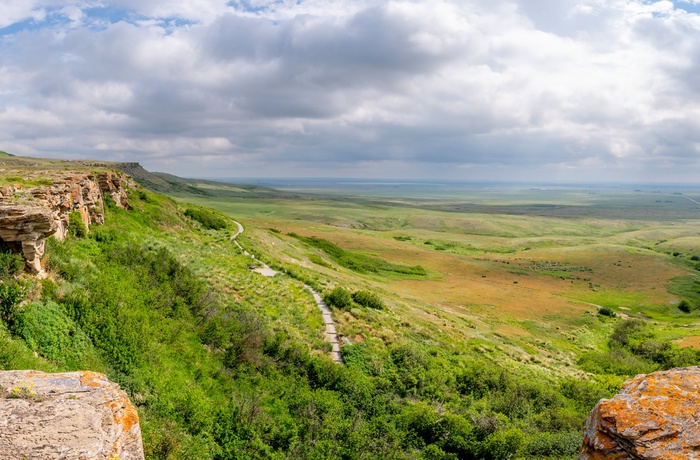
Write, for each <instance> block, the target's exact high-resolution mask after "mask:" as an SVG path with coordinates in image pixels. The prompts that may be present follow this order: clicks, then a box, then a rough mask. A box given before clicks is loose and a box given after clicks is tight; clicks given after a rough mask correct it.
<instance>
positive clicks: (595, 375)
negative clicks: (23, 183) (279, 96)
mask: <svg viewBox="0 0 700 460" xmlns="http://www.w3.org/2000/svg"><path fill="white" fill-rule="evenodd" d="M130 167H131V168H133V166H130ZM25 173H26V171H23V172H22V173H21V174H20V173H19V172H18V173H17V174H16V175H17V177H29V176H28V173H26V174H25ZM137 173H138V174H139V175H140V176H139V177H141V178H142V180H143V181H144V183H147V184H156V185H158V186H159V187H162V189H163V190H165V191H167V192H169V193H173V194H176V195H178V196H179V197H180V199H182V200H183V201H184V203H178V202H177V201H175V200H173V199H171V198H166V197H164V196H162V195H158V194H154V193H151V192H148V191H145V190H143V189H138V190H135V191H133V192H132V193H131V195H130V204H131V205H132V206H133V208H134V210H133V211H130V212H127V211H124V210H121V209H118V208H117V207H116V206H115V205H114V203H109V202H108V203H107V206H106V208H107V210H106V213H107V214H106V223H105V225H104V226H94V227H92V228H91V229H90V232H89V234H88V235H87V236H83V237H81V238H69V239H68V240H67V241H65V242H57V241H55V240H49V241H48V242H47V260H48V270H49V272H50V276H49V279H48V280H43V281H41V282H38V281H37V280H33V279H31V278H30V277H29V276H27V275H25V274H22V273H21V268H22V265H23V264H22V261H21V259H17V258H16V257H15V256H12V255H11V254H10V253H9V252H7V251H5V252H0V278H1V280H0V301H1V302H0V307H2V309H1V312H0V313H2V317H1V319H2V325H1V326H0V367H2V368H34V369H40V370H46V371H62V370H74V369H84V368H89V369H92V370H96V371H102V372H105V373H107V374H108V376H109V377H110V378H111V379H113V380H115V381H117V382H118V383H119V384H120V385H121V386H122V387H123V388H124V389H125V390H126V391H127V392H128V393H129V395H130V397H131V398H132V401H134V403H135V404H136V406H137V409H138V411H139V414H140V417H141V423H142V428H143V433H144V441H145V447H146V451H147V457H148V458H149V459H150V458H152V459H207V458H214V459H231V458H251V459H252V458H272V459H275V458H279V459H282V458H300V459H301V458H344V459H360V458H380V457H382V458H387V459H423V458H424V459H457V458H465V459H508V458H510V459H514V460H515V459H525V458H528V459H530V458H531V459H535V458H537V459H539V458H552V459H554V458H556V459H572V458H575V456H576V455H577V453H578V451H579V449H580V442H581V427H582V425H583V422H584V420H585V418H586V417H587V415H588V413H589V412H590V410H591V409H592V408H593V406H594V405H595V404H596V402H597V401H598V400H599V399H600V398H602V397H610V396H611V395H612V394H614V393H616V392H617V391H618V390H619V387H620V385H621V383H622V382H623V381H624V380H625V379H626V378H627V377H629V376H631V375H634V374H636V373H640V372H649V371H653V370H658V369H665V368H668V367H671V366H684V365H691V364H697V363H700V351H698V350H697V349H695V348H692V346H693V345H694V344H695V343H696V341H697V339H698V338H700V329H699V328H698V327H697V326H695V325H694V324H695V323H697V321H698V320H697V317H698V316H700V311H698V310H697V309H696V308H694V307H695V306H697V305H698V304H699V303H700V291H699V288H698V281H697V272H696V271H695V264H697V260H694V259H693V258H692V257H693V255H695V252H696V249H695V248H697V243H698V239H697V236H696V235H697V234H698V228H697V223H696V222H695V220H692V219H697V216H696V210H695V209H694V208H692V207H688V206H690V204H686V201H687V200H680V199H679V200H678V201H677V202H673V203H666V202H664V203H660V204H659V203H657V202H656V201H655V200H654V198H656V195H652V194H651V193H649V194H647V195H642V194H634V195H632V194H625V193H623V192H619V191H611V192H606V193H607V195H606V196H605V197H603V196H602V195H601V194H598V193H593V192H590V191H586V190H574V191H570V192H568V191H564V192H561V193H559V192H558V193H559V194H558V195H556V196H555V195H553V194H548V193H546V192H544V191H533V190H525V191H523V190H518V191H509V190H505V191H501V192H499V193H498V194H497V193H496V192H493V191H489V190H486V189H484V190H471V191H470V197H469V200H470V202H465V198H464V197H465V196H466V195H467V194H465V193H464V191H463V190H461V189H460V190H456V191H454V193H453V195H450V196H448V197H445V196H439V195H437V194H435V195H431V194H426V195H422V196H411V195H409V194H405V195H402V196H397V197H395V196H391V197H389V196H385V195H381V194H380V195H370V194H368V193H365V192H361V193H360V192H358V194H357V195H354V196H347V195H341V194H339V193H336V194H333V193H332V192H324V194H316V195H311V194H303V193H299V192H297V191H291V192H280V191H275V190H272V189H268V188H264V187H255V186H233V185H232V186H227V185H225V184H217V183H213V182H206V181H187V180H184V179H179V178H174V177H172V176H167V175H165V176H163V175H150V173H147V172H146V171H143V170H140V171H137ZM13 175H15V174H14V173H13ZM363 193H364V194H363ZM431 193H432V192H431ZM688 203H689V202H688ZM200 205H201V206H200ZM206 206H212V207H215V208H217V209H218V211H214V210H210V209H208V208H207V207H206ZM228 216H230V217H231V218H235V219H236V220H238V219H239V218H242V219H245V223H246V231H245V233H244V234H242V235H240V236H239V240H240V242H241V244H242V245H243V246H244V247H245V248H246V249H248V250H249V251H250V252H251V253H253V254H255V255H256V258H258V257H259V258H260V259H261V260H263V261H265V262H266V263H267V264H268V265H270V266H271V267H273V268H274V269H275V270H277V271H279V272H281V274H280V275H278V276H275V277H273V278H265V277H263V276H260V275H258V274H256V273H252V272H251V271H250V270H248V265H249V264H250V263H251V259H250V257H248V256H245V255H244V254H242V253H241V252H240V251H239V250H238V249H237V247H236V246H235V245H233V244H231V241H230V237H231V232H232V231H233V230H231V228H230V226H229V224H228V222H230V220H229V217H228ZM661 219H667V221H664V222H663V223H659V220H661ZM302 234H303V235H316V236H300V235H302ZM426 243H430V244H426ZM357 248H361V249H357ZM694 251H695V252H694ZM674 252H678V253H679V255H678V256H675V257H674V256H673V253H674ZM650 267H651V268H650ZM345 269H347V270H345ZM304 283H306V284H308V285H310V286H313V287H314V289H316V290H318V291H319V292H323V293H324V299H325V300H326V302H327V303H328V304H329V305H330V306H331V307H334V308H335V309H336V310H335V311H334V315H333V316H334V320H335V322H336V328H337V330H338V332H339V333H340V335H341V336H342V337H343V343H344V345H343V346H342V355H343V360H344V362H345V365H335V364H333V363H332V362H331V360H330V358H329V356H328V351H329V344H328V343H326V342H325V341H324V337H323V330H324V324H323V320H322V318H321V315H320V314H319V313H318V309H317V307H316V305H315V303H314V300H313V298H312V297H311V295H310V294H309V292H308V290H306V289H305V288H304V286H303V284H304ZM686 306H687V307H688V310H690V311H685V309H686ZM599 307H602V308H599ZM597 312H600V314H596V313H597ZM627 317H631V318H632V319H626V318H627ZM649 317H651V318H653V322H652V321H649V320H646V319H644V318H649ZM34 352H36V353H37V355H38V357H35V356H34Z"/></svg>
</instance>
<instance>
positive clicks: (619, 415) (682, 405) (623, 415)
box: [579, 367, 700, 460]
mask: <svg viewBox="0 0 700 460" xmlns="http://www.w3.org/2000/svg"><path fill="white" fill-rule="evenodd" d="M698 408H700V367H689V368H682V369H671V370H669V371H664V372H654V373H652V374H647V375H638V376H636V377H635V378H634V379H632V380H629V381H627V382H625V384H624V385H623V386H622V391H620V393H619V394H617V395H616V396H615V397H614V398H613V399H602V400H601V401H600V402H599V403H598V405H597V406H596V407H595V408H594V409H593V411H592V412H591V414H590V416H589V417H588V421H587V422H586V427H585V429H584V440H583V451H582V453H581V455H580V456H579V460H603V459H606V460H607V459H610V460H612V459H615V460H622V459H664V460H672V459H700V413H699V412H698Z"/></svg>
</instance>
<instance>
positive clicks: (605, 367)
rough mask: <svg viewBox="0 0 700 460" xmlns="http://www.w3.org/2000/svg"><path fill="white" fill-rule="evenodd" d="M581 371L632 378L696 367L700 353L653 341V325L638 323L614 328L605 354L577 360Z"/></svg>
mask: <svg viewBox="0 0 700 460" xmlns="http://www.w3.org/2000/svg"><path fill="white" fill-rule="evenodd" d="M579 364H580V365H581V367H582V368H583V369H585V370H587V371H589V372H594V373H599V374H616V375H621V376H633V375H636V374H645V373H649V372H653V371H656V370H665V369H671V368H673V367H685V366H695V365H698V364H700V350H696V349H693V348H681V347H679V346H678V345H676V344H675V343H672V342H669V341H667V340H664V339H661V338H659V337H657V333H656V331H655V329H654V327H653V325H651V324H649V323H648V322H646V321H643V320H640V319H631V320H627V321H624V322H621V323H620V324H618V325H617V326H616V327H615V329H614V330H613V332H612V334H611V335H610V340H608V351H607V352H603V353H600V352H589V353H585V354H583V355H582V356H581V358H580V360H579Z"/></svg>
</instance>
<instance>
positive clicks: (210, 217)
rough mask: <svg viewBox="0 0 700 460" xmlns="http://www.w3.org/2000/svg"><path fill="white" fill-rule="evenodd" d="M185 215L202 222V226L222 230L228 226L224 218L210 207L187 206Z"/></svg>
mask: <svg viewBox="0 0 700 460" xmlns="http://www.w3.org/2000/svg"><path fill="white" fill-rule="evenodd" d="M185 215H186V216H187V217H189V218H190V219H193V220H196V221H197V222H199V223H200V224H202V226H203V227H204V228H208V229H212V230H222V229H224V228H227V227H228V221H227V220H226V218H225V217H223V216H221V215H219V214H218V213H217V212H216V211H213V210H211V209H205V208H187V209H186V210H185Z"/></svg>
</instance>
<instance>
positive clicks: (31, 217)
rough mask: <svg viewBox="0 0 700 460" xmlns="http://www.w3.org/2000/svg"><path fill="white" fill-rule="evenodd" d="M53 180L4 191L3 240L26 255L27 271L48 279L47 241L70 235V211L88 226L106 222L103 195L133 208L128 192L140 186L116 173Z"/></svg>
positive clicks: (0, 201) (0, 197) (0, 205)
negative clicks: (44, 265)
mask: <svg viewBox="0 0 700 460" xmlns="http://www.w3.org/2000/svg"><path fill="white" fill-rule="evenodd" d="M49 182H51V183H50V185H43V186H35V187H31V186H26V185H25V184H23V183H21V182H18V183H16V184H10V185H7V186H4V187H0V239H1V240H2V241H4V242H5V243H6V244H8V245H9V246H10V247H11V248H12V249H13V250H14V251H15V252H18V253H21V254H22V255H23V256H24V259H25V261H26V264H27V269H28V270H29V271H30V272H31V273H33V274H35V275H37V276H39V277H42V276H43V275H44V270H43V268H42V266H41V257H42V256H43V254H44V241H45V239H46V238H47V237H49V236H51V235H54V236H55V237H56V238H57V239H59V240H63V239H64V238H65V237H66V232H67V230H68V225H69V215H70V213H71V212H73V211H77V212H79V213H80V217H81V219H82V221H83V223H84V224H85V227H86V228H89V226H90V225H91V224H95V223H104V199H103V198H104V196H105V195H106V196H109V197H110V198H111V199H112V201H114V203H115V204H116V205H117V206H119V207H121V208H126V209H128V208H129V202H128V200H127V194H126V188H133V187H135V184H134V182H133V180H132V179H131V178H130V177H129V176H127V175H125V174H122V173H119V172H112V171H107V172H103V173H99V174H76V175H71V176H68V177H64V178H62V179H55V180H51V181H49Z"/></svg>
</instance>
